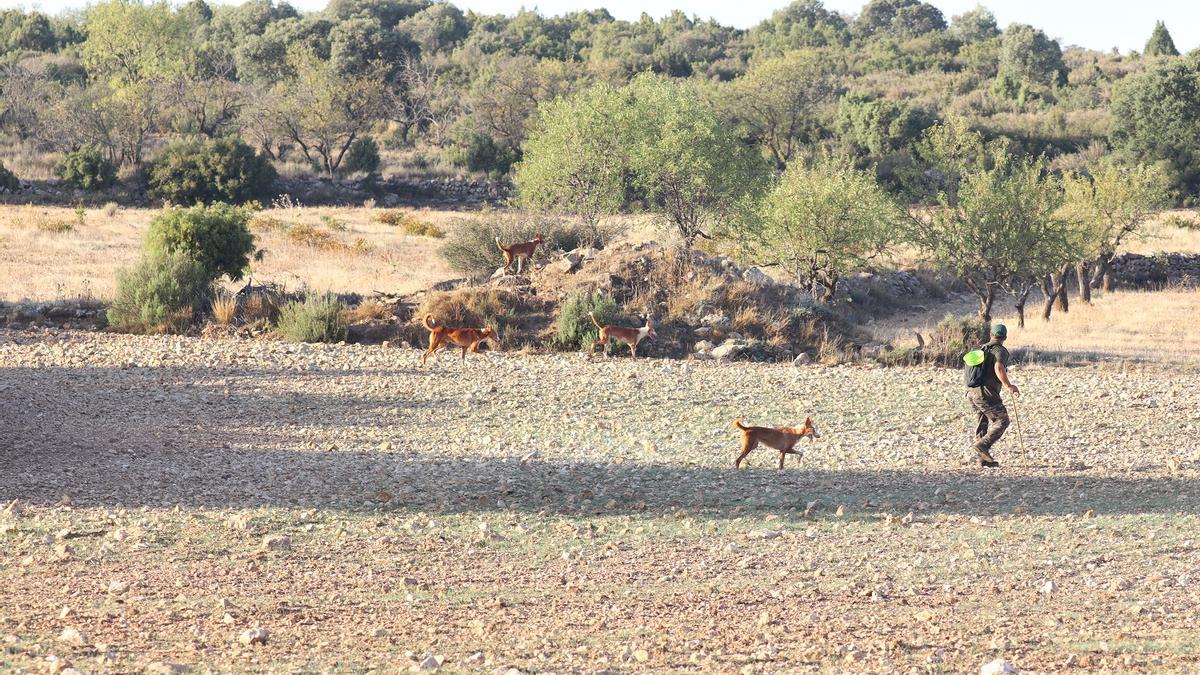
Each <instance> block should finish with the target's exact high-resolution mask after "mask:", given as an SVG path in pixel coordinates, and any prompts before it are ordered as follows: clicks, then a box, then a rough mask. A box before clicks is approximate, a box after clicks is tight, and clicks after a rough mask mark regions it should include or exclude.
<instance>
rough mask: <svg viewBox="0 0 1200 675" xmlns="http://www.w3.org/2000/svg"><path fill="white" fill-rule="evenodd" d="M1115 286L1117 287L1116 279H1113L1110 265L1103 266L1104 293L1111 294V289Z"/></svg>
mask: <svg viewBox="0 0 1200 675" xmlns="http://www.w3.org/2000/svg"><path fill="white" fill-rule="evenodd" d="M1116 285H1117V281H1116V279H1114V278H1113V273H1112V265H1105V266H1104V292H1105V293H1111V292H1112V290H1113V288H1114V287H1116Z"/></svg>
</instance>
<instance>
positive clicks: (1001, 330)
mask: <svg viewBox="0 0 1200 675" xmlns="http://www.w3.org/2000/svg"><path fill="white" fill-rule="evenodd" d="M992 335H993V336H995V337H1008V327H1007V326H1005V325H1004V324H1002V323H994V324H992Z"/></svg>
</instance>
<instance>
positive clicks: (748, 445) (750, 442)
mask: <svg viewBox="0 0 1200 675" xmlns="http://www.w3.org/2000/svg"><path fill="white" fill-rule="evenodd" d="M757 445H758V441H757V440H756V439H753V438H751V437H750V434H746V433H743V434H742V454H740V455H738V458H737V459H735V460H734V461H733V468H735V469H740V468H742V460H743V459H746V455H749V454H750V451H751V450H753V449H754V448H755V447H756V446H757Z"/></svg>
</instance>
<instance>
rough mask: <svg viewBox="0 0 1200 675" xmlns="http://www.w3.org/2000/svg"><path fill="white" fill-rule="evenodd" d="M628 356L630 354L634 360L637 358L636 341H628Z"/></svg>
mask: <svg viewBox="0 0 1200 675" xmlns="http://www.w3.org/2000/svg"><path fill="white" fill-rule="evenodd" d="M629 356H630V358H632V359H633V360H634V361H636V360H637V343H636V342H630V343H629Z"/></svg>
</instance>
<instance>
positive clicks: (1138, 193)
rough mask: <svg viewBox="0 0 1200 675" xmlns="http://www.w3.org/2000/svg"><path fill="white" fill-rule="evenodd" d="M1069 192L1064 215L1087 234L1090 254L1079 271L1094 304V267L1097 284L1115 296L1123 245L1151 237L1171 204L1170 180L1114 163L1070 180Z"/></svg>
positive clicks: (1157, 171) (1141, 168)
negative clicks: (1115, 267) (1152, 226)
mask: <svg viewBox="0 0 1200 675" xmlns="http://www.w3.org/2000/svg"><path fill="white" fill-rule="evenodd" d="M1064 188H1065V192H1066V205H1065V207H1064V211H1065V213H1066V214H1067V217H1069V218H1071V219H1072V220H1073V221H1074V222H1076V223H1077V224H1078V225H1079V227H1081V228H1082V230H1083V240H1084V243H1085V245H1086V248H1085V249H1084V250H1083V256H1081V262H1079V263H1078V265H1077V268H1076V271H1077V276H1078V280H1079V292H1080V296H1081V297H1082V298H1083V299H1084V301H1085V302H1088V301H1090V299H1091V292H1090V289H1091V283H1090V282H1091V280H1090V279H1089V278H1088V267H1089V263H1091V262H1092V261H1094V262H1095V264H1096V278H1095V281H1096V282H1103V284H1104V290H1106V291H1111V290H1112V289H1113V278H1112V271H1111V268H1110V265H1111V263H1112V260H1113V258H1114V257H1115V256H1116V253H1117V251H1118V250H1120V248H1121V246H1122V244H1125V243H1128V242H1129V241H1133V240H1139V239H1144V238H1145V237H1146V236H1147V234H1148V233H1147V224H1148V223H1149V222H1150V220H1151V218H1153V217H1154V215H1155V214H1156V213H1158V212H1159V211H1161V210H1162V209H1163V208H1165V207H1166V206H1167V205H1168V204H1169V202H1170V200H1169V197H1168V189H1167V180H1166V176H1165V175H1164V174H1163V172H1162V170H1161V169H1159V168H1157V167H1154V166H1146V165H1139V166H1134V167H1122V166H1119V165H1117V164H1114V163H1112V162H1108V163H1105V164H1102V165H1101V166H1099V167H1096V168H1094V169H1093V170H1092V171H1091V174H1090V175H1088V176H1082V175H1070V176H1067V177H1066V178H1065V179H1064Z"/></svg>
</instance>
